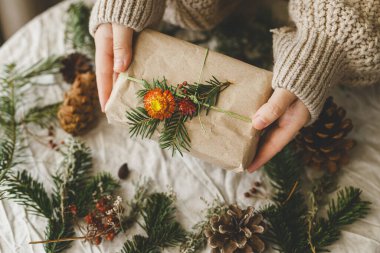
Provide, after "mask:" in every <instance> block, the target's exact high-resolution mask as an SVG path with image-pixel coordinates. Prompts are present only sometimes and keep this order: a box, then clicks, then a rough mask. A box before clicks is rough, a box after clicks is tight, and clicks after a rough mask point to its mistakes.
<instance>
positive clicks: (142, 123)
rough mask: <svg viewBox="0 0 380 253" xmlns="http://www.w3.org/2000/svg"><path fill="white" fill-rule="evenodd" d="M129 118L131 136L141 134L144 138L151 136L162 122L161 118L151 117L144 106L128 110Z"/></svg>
mask: <svg viewBox="0 0 380 253" xmlns="http://www.w3.org/2000/svg"><path fill="white" fill-rule="evenodd" d="M127 119H128V120H129V125H130V129H129V133H130V135H131V137H134V136H139V135H140V136H141V137H142V138H151V137H152V135H153V134H154V132H155V131H156V129H157V127H158V125H159V124H160V120H158V119H153V118H151V117H149V115H148V113H147V111H146V110H145V108H143V107H137V108H136V109H134V110H132V111H130V112H128V113H127Z"/></svg>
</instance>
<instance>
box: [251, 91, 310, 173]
mask: <svg viewBox="0 0 380 253" xmlns="http://www.w3.org/2000/svg"><path fill="white" fill-rule="evenodd" d="M309 120H310V113H309V111H308V109H307V108H306V106H305V105H304V104H303V103H302V102H301V100H299V99H298V98H297V97H296V96H295V95H294V94H293V93H291V92H289V91H287V90H286V89H282V88H277V89H275V91H274V93H273V94H272V96H271V97H270V99H269V100H268V102H267V103H266V104H264V105H263V106H261V107H260V109H259V110H258V111H257V112H256V114H255V115H254V116H253V127H254V128H256V129H257V130H263V129H265V128H267V127H270V128H269V129H268V131H267V132H266V134H265V136H264V137H263V140H261V141H260V143H261V144H260V145H259V150H258V151H257V154H256V157H255V159H254V160H253V163H252V164H251V165H250V167H249V168H248V171H249V172H254V171H256V170H257V169H259V168H260V167H261V166H262V165H264V164H265V163H266V162H268V161H269V160H270V159H271V158H272V157H273V156H275V155H276V154H277V153H278V152H279V151H281V150H282V149H283V148H284V147H285V146H286V144H288V143H289V142H290V141H291V140H292V139H293V138H294V137H295V135H296V134H297V133H298V131H299V130H300V129H301V128H302V127H303V126H304V125H305V124H306V123H307V122H308V121H309ZM273 122H274V123H273Z"/></svg>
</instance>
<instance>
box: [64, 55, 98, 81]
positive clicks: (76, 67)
mask: <svg viewBox="0 0 380 253" xmlns="http://www.w3.org/2000/svg"><path fill="white" fill-rule="evenodd" d="M60 71H61V74H62V77H63V80H64V81H65V82H66V83H69V84H72V83H73V82H74V81H75V78H76V77H77V75H80V74H84V73H87V72H93V64H92V61H91V59H90V58H88V57H87V56H86V55H84V54H81V53H72V54H69V55H67V56H66V57H64V58H63V59H62V67H61V69H60Z"/></svg>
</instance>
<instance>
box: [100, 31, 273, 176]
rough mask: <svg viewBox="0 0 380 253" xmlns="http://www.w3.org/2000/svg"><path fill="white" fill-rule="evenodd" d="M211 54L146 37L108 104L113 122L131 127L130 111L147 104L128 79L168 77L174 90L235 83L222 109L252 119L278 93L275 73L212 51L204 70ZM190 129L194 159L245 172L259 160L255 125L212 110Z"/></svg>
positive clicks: (221, 101)
mask: <svg viewBox="0 0 380 253" xmlns="http://www.w3.org/2000/svg"><path fill="white" fill-rule="evenodd" d="M205 55H206V49H205V48H202V47H199V46H196V45H193V44H190V43H188V42H185V41H181V40H179V39H176V38H173V37H170V36H167V35H164V34H161V33H159V32H155V31H152V30H145V31H143V32H142V33H140V34H139V35H138V37H137V40H136V41H135V43H134V50H133V62H132V64H131V65H130V67H129V69H128V71H127V73H123V74H121V75H120V76H119V78H118V80H117V82H116V83H115V85H114V87H113V91H112V94H111V97H110V99H109V101H108V103H107V106H106V109H105V111H106V115H107V118H108V121H109V122H110V123H111V124H122V125H125V126H126V127H128V120H127V117H126V112H127V111H129V110H131V109H132V108H136V107H137V106H138V105H142V103H141V102H140V101H139V99H138V98H137V96H136V92H137V91H138V90H139V89H141V84H139V83H136V82H132V81H129V80H127V79H126V76H128V75H129V76H131V77H135V78H138V79H144V80H147V81H148V82H151V81H152V80H153V79H163V77H165V78H166V79H167V81H168V84H169V85H176V84H179V83H182V82H183V81H187V82H191V83H192V82H197V81H199V78H200V75H201V79H200V80H201V82H203V81H206V80H209V79H211V78H212V76H215V77H216V78H217V79H218V80H220V81H222V82H224V81H230V82H232V84H231V85H230V86H229V87H228V88H227V89H226V90H224V91H223V92H222V93H221V94H220V97H219V100H218V103H217V106H218V107H220V108H223V109H225V110H229V111H233V112H236V113H239V114H242V115H245V116H247V117H252V116H253V114H254V113H255V112H256V111H257V109H258V108H259V107H260V106H261V105H262V104H264V103H265V102H266V101H267V100H268V98H269V96H270V94H271V92H272V89H271V80H272V74H271V72H269V71H266V70H263V69H259V68H257V67H254V66H251V65H249V64H246V63H243V62H241V61H238V60H236V59H233V58H230V57H227V56H225V55H222V54H219V53H216V52H212V51H210V52H209V54H208V56H207V58H206V63H205V66H204V68H203V71H202V66H203V62H204V59H205ZM201 72H202V73H201ZM200 121H201V122H200ZM202 124H203V127H202ZM186 127H187V129H188V132H189V136H190V140H191V150H190V154H191V155H193V156H195V157H198V158H200V159H202V160H205V161H208V162H210V163H213V164H216V165H219V166H221V167H223V168H225V169H227V170H233V171H235V172H240V171H243V170H244V169H245V168H247V166H248V165H249V164H250V162H251V161H252V159H253V157H254V155H255V152H256V147H257V143H258V135H259V133H258V131H257V130H255V129H254V128H252V124H251V123H247V122H244V121H241V120H238V119H235V118H231V117H229V116H227V115H226V114H224V113H220V112H216V111H213V110H211V111H210V113H209V114H208V115H207V116H206V115H205V113H202V114H201V117H200V120H199V118H198V117H194V118H193V119H192V120H191V121H188V122H187V123H186ZM126 130H127V128H126Z"/></svg>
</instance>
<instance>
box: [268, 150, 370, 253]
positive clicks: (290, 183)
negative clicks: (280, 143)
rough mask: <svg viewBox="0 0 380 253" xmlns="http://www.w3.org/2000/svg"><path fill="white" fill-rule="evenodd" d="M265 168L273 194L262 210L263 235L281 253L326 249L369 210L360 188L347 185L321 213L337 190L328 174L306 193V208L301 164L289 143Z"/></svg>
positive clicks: (334, 181) (313, 251)
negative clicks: (343, 230)
mask: <svg viewBox="0 0 380 253" xmlns="http://www.w3.org/2000/svg"><path fill="white" fill-rule="evenodd" d="M265 171H266V172H267V173H268V176H269V178H270V179H271V184H272V186H273V187H274V188H275V193H274V196H273V201H274V204H272V205H269V206H267V207H266V208H264V209H263V210H262V213H263V215H264V217H265V218H266V220H267V221H268V223H269V227H268V229H267V232H266V233H265V234H264V238H265V239H267V240H268V241H269V242H272V243H273V244H274V248H275V249H277V250H278V251H280V252H284V253H297V252H312V253H315V252H324V251H328V249H327V247H328V246H330V245H331V244H332V243H333V242H335V241H336V240H338V239H339V236H340V230H341V228H342V227H343V226H345V225H349V224H352V223H353V222H355V221H356V220H358V219H359V218H362V217H364V216H365V215H366V214H367V213H368V210H369V202H367V201H363V200H361V198H360V195H361V191H360V190H359V189H357V188H353V187H346V188H344V189H343V190H340V191H339V192H338V197H337V199H336V200H334V199H333V200H332V201H331V202H330V204H329V206H328V210H327V217H326V218H325V217H323V216H320V215H319V209H320V208H321V206H323V204H324V201H323V200H324V199H325V198H326V195H327V194H329V193H331V192H332V191H333V190H334V189H336V185H335V183H336V179H335V178H332V177H331V176H323V177H322V178H320V179H318V180H316V181H315V182H314V184H313V187H312V189H311V192H309V200H310V199H311V200H312V201H311V205H310V207H309V208H308V206H307V204H306V199H305V197H304V193H303V191H301V186H300V182H301V179H302V175H303V171H304V169H303V165H302V164H300V163H299V158H298V155H297V153H296V152H295V151H294V149H293V148H292V145H289V146H288V147H286V148H285V149H284V150H283V151H282V152H280V153H279V154H278V155H277V156H275V157H274V158H273V159H272V160H271V161H270V162H269V164H268V165H267V166H266V167H265Z"/></svg>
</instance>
